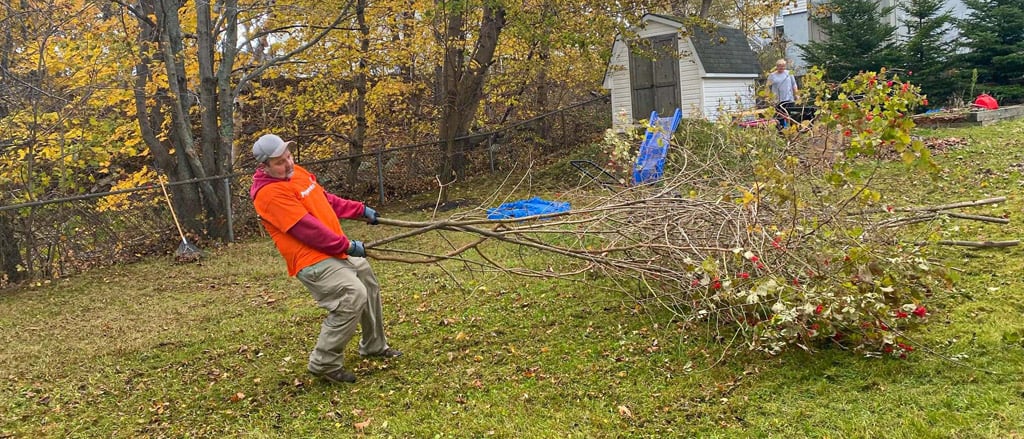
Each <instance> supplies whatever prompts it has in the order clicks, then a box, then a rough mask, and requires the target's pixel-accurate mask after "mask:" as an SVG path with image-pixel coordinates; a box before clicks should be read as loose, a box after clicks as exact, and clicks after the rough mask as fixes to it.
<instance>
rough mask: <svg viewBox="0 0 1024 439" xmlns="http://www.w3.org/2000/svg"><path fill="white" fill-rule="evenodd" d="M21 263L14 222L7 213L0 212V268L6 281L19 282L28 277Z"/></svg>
mask: <svg viewBox="0 0 1024 439" xmlns="http://www.w3.org/2000/svg"><path fill="white" fill-rule="evenodd" d="M23 264H24V262H23V261H22V259H21V250H20V249H19V246H18V238H17V236H16V235H15V233H14V222H13V221H11V218H10V214H9V213H7V212H4V213H0V270H3V275H4V277H6V278H7V281H8V282H19V281H21V280H23V279H25V278H26V277H28V276H27V275H28V270H27V269H26V267H25V266H24V265H23Z"/></svg>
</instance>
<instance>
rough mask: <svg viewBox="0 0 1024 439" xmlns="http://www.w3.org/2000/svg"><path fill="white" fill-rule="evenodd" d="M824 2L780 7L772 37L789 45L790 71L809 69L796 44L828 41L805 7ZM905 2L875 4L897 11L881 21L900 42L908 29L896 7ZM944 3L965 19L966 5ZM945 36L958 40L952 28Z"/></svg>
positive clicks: (802, 0)
mask: <svg viewBox="0 0 1024 439" xmlns="http://www.w3.org/2000/svg"><path fill="white" fill-rule="evenodd" d="M826 3H828V0H818V1H814V0H796V3H792V4H789V5H787V6H786V7H784V8H782V11H780V12H779V15H778V17H775V32H774V34H775V36H776V37H780V36H781V37H783V38H785V39H786V41H787V42H789V44H788V45H787V46H786V59H788V60H790V61H791V68H792V69H793V70H795V71H797V72H800V73H802V72H804V71H805V70H806V68H807V67H809V66H808V65H807V62H805V61H804V58H803V51H802V50H800V48H799V47H797V45H800V44H807V43H808V42H811V41H824V40H826V39H827V38H828V35H826V34H825V33H824V32H823V31H822V29H821V27H820V26H818V25H817V24H815V23H814V21H812V20H811V14H810V11H808V5H809V6H810V7H811V8H814V7H815V6H819V5H824V4H826ZM906 3H907V0H880V1H879V2H878V7H879V8H880V9H885V8H888V7H889V6H894V5H895V6H896V9H893V11H892V12H891V13H889V15H887V16H885V17H884V22H885V23H888V24H891V25H893V26H896V36H895V37H896V38H897V39H900V40H902V39H903V38H904V37H906V36H907V34H908V31H907V28H906V27H905V26H903V25H902V22H903V20H904V13H903V11H901V10H900V8H899V6H900V5H901V4H906ZM943 4H944V5H943V9H944V10H946V11H948V12H949V13H950V14H951V15H952V16H953V17H954V18H965V17H966V16H967V13H968V9H967V6H965V5H964V4H963V2H961V1H960V0H945V1H944V2H943ZM946 37H947V39H949V40H952V39H955V38H957V33H956V29H952V30H951V31H950V32H949V33H948V34H947V35H946Z"/></svg>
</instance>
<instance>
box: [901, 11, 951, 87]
mask: <svg viewBox="0 0 1024 439" xmlns="http://www.w3.org/2000/svg"><path fill="white" fill-rule="evenodd" d="M944 5H945V2H944V1H942V0H910V1H909V2H908V3H905V4H902V5H901V6H900V10H901V11H903V16H904V19H903V25H904V26H905V27H906V28H907V30H908V34H907V37H906V38H905V40H904V41H903V50H902V52H901V54H902V64H903V67H904V68H905V69H906V70H907V71H909V72H913V77H912V78H910V79H912V80H913V81H914V82H916V83H918V85H920V86H921V91H922V92H923V93H925V94H926V95H928V98H929V99H930V100H931V101H932V103H941V102H943V101H945V100H946V99H948V98H949V97H950V96H951V95H952V94H953V91H954V89H955V88H956V86H957V80H956V77H955V74H954V70H953V69H952V68H950V65H949V61H950V60H951V59H952V57H953V44H952V42H951V41H950V39H949V32H950V31H951V30H952V27H951V26H950V25H951V23H952V20H953V17H952V15H950V13H949V12H948V11H945V10H943V6H944Z"/></svg>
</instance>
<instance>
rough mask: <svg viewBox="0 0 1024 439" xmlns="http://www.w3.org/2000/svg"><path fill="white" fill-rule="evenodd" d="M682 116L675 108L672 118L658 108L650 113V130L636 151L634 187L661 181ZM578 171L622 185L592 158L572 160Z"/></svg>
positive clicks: (608, 183)
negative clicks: (591, 159) (660, 114)
mask: <svg viewBox="0 0 1024 439" xmlns="http://www.w3.org/2000/svg"><path fill="white" fill-rule="evenodd" d="M682 119H683V112H682V110H680V109H679V108H676V111H675V113H673V114H672V117H658V112H657V111H652V112H651V118H650V119H649V121H648V124H647V133H646V134H644V140H643V143H641V144H640V151H638V153H637V157H636V163H635V164H634V165H633V175H632V179H631V181H630V183H631V184H632V185H633V186H636V185H641V184H648V183H653V182H655V181H658V179H660V178H661V175H662V173H664V171H665V158H666V157H667V156H668V145H669V143H670V142H671V140H672V135H673V134H675V132H676V128H679V121H681V120H682ZM569 164H571V165H572V166H573V167H574V168H576V170H577V171H579V172H580V173H582V174H583V175H586V176H588V177H590V178H591V179H592V180H594V181H597V182H598V183H600V184H601V185H602V186H604V187H605V188H608V187H609V186H621V183H619V180H618V179H617V178H615V176H613V175H612V174H611V173H609V172H608V171H607V170H605V169H604V168H602V167H600V166H598V165H597V164H596V163H594V162H592V161H590V160H572V161H570V162H569Z"/></svg>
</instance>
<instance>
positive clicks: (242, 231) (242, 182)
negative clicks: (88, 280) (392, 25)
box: [0, 97, 610, 288]
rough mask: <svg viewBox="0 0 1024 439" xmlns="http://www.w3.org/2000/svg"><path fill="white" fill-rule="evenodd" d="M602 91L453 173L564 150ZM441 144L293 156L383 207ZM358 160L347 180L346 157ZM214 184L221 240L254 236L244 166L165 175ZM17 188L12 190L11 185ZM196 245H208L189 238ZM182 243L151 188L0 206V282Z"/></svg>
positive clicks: (501, 139) (508, 165)
mask: <svg viewBox="0 0 1024 439" xmlns="http://www.w3.org/2000/svg"><path fill="white" fill-rule="evenodd" d="M609 117H610V110H609V108H608V106H607V98H606V97H599V98H595V99H591V100H588V101H585V102H581V103H578V104H575V105H572V106H569V107H566V108H562V109H559V110H556V111H552V112H550V113H546V114H543V115H540V116H537V117H535V118H532V119H529V120H526V121H522V122H517V123H515V124H510V125H508V126H504V127H501V128H500V129H496V130H493V131H487V132H480V133H474V134H472V135H471V136H469V137H466V138H463V139H457V140H462V141H465V142H466V144H467V145H468V147H467V148H466V149H465V154H464V162H465V167H464V170H463V174H462V175H461V176H460V178H469V177H473V176H480V175H485V174H488V173H502V172H507V171H508V170H510V169H513V168H517V167H522V166H524V165H528V164H529V163H532V162H534V161H535V160H537V159H538V158H541V157H550V156H552V155H558V154H564V153H566V152H568V151H569V150H571V149H572V148H573V147H575V146H577V145H579V144H580V142H581V141H586V140H590V139H593V138H594V136H595V135H597V134H599V133H601V132H602V131H603V130H604V129H605V128H607V127H608V126H609V125H610V121H609V120H608V119H609ZM441 143H442V142H440V141H429V142H422V143H418V144H414V145H403V146H386V145H370V146H368V147H366V148H364V151H365V152H364V153H362V154H357V155H346V156H339V157H332V158H328V159H321V160H303V157H302V152H301V151H298V154H297V156H298V161H299V162H300V163H301V164H302V165H303V166H304V167H306V168H307V169H309V170H310V171H312V172H313V173H314V174H316V175H317V178H318V180H319V181H320V183H321V184H322V185H323V186H324V187H325V188H326V189H327V190H329V191H331V192H333V193H336V194H338V195H340V196H344V197H346V198H351V199H356V200H362V201H366V202H368V203H374V204H384V203H387V202H389V201H394V200H398V199H403V198H406V197H408V196H410V195H412V194H418V193H423V192H428V191H436V190H437V185H438V183H437V177H436V175H437V170H438V169H439V166H440V165H441V163H442V161H443V160H444V158H445V154H444V152H443V151H442V148H441ZM353 159H358V161H359V163H360V164H359V167H358V171H357V172H356V176H357V178H356V179H355V181H354V182H351V181H349V179H348V178H347V175H348V172H349V169H350V168H349V164H350V162H351V161H352V160H353ZM202 181H214V182H215V184H214V186H215V187H217V188H218V189H219V190H221V191H226V192H227V193H228V194H229V195H230V196H229V197H226V198H227V200H228V202H229V205H228V206H226V207H228V209H226V210H227V212H228V218H227V224H228V229H229V233H228V239H229V240H234V239H242V238H246V237H249V236H253V235H254V234H258V233H260V227H261V225H260V224H259V221H258V218H257V217H256V214H255V212H254V210H253V207H252V203H251V201H250V199H249V193H248V192H249V186H250V185H251V182H252V169H251V167H250V169H245V170H244V171H240V172H236V173H233V174H230V175H219V176H212V177H207V178H204V179H196V180H188V181H179V182H172V183H169V184H168V187H173V186H176V185H194V184H197V183H199V182H202ZM12 189H15V190H16V189H18V188H12ZM189 239H190V240H191V241H192V242H197V243H198V244H199V245H200V246H205V245H215V244H216V243H215V242H213V241H210V240H209V239H204V237H201V236H194V235H190V236H189ZM180 242H181V238H180V236H179V235H178V231H177V229H176V227H175V225H174V222H173V217H172V213H171V212H170V211H169V210H168V206H167V203H166V202H165V199H164V195H163V192H162V191H161V188H160V186H159V185H156V184H150V185H145V186H140V187H136V188H131V189H124V190H117V191H109V192H102V193H91V194H83V195H78V196H74V197H64V198H57V199H49V200H39V201H34V202H30V203H22V204H17V205H9V206H0V288H6V287H9V286H11V285H14V284H17V283H19V282H22V281H26V280H43V279H54V278H61V277H66V276H69V275H72V274H76V273H81V272H83V271H85V270H88V269H90V268H93V267H97V266H104V265H110V264H116V263H125V262H131V261H134V260H137V259H139V258H142V257H144V256H148V255H153V254H170V253H172V252H173V250H174V249H175V248H176V246H177V244H178V243H180Z"/></svg>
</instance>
